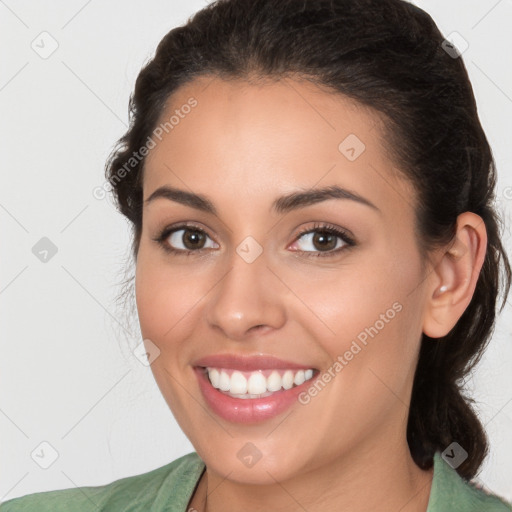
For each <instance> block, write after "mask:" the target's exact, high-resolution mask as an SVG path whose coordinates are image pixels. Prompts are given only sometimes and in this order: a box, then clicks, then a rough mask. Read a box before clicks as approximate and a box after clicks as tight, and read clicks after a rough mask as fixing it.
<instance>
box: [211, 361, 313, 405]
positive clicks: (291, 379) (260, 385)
mask: <svg viewBox="0 0 512 512" xmlns="http://www.w3.org/2000/svg"><path fill="white" fill-rule="evenodd" d="M206 370H207V373H208V377H209V379H210V382H211V384H212V386H213V387H214V388H217V389H219V390H220V391H224V392H226V393H229V395H231V396H233V397H235V398H244V399H246V398H262V397H265V396H269V395H271V394H272V393H274V392H276V391H279V390H281V389H285V390H287V389H291V388H292V387H293V386H294V385H295V386H300V385H301V384H303V383H304V382H306V381H307V380H310V379H312V378H313V374H314V371H313V369H308V370H296V371H295V370H285V371H283V370H279V371H278V370H273V371H272V372H271V373H270V375H268V372H266V374H267V375H268V377H265V375H264V374H263V371H262V370H257V371H254V372H244V373H242V372H240V371H236V370H235V371H232V372H231V375H230V371H229V370H223V369H221V368H207V369H206Z"/></svg>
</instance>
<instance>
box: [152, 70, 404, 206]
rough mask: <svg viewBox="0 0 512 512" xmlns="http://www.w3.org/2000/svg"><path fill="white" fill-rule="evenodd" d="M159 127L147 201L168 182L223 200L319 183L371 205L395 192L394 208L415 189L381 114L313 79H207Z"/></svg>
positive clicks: (180, 94)
mask: <svg viewBox="0 0 512 512" xmlns="http://www.w3.org/2000/svg"><path fill="white" fill-rule="evenodd" d="M157 129H159V136H158V137H156V138H155V137H153V138H154V140H155V142H156V145H155V147H154V148H153V149H152V150H151V151H150V153H149V155H148V157H147V159H146V165H145V176H144V197H145V198H146V197H148V196H149V194H150V193H151V192H152V191H153V190H155V189H156V188H157V187H159V186H162V185H165V184H173V185H175V186H179V187H180V188H188V189H192V190H193V191H194V192H196V193H201V194H205V195H211V193H213V191H215V192H218V193H219V197H221V196H222V191H223V190H224V191H227V190H230V191H231V196H232V191H233V187H238V188H239V189H240V190H251V191H253V192H254V193H257V191H258V190H259V191H262V193H263V192H266V193H268V194H270V195H271V196H275V195H277V193H274V192H273V191H279V192H281V193H285V192H287V191H289V190H292V189H296V188H297V187H299V188H308V189H309V188H312V187H314V186H315V185H316V184H318V185H321V186H328V185H332V184H340V185H343V186H345V187H346V188H349V189H350V188H351V189H354V190H356V189H357V190H359V191H363V190H364V192H365V195H366V196H367V197H368V198H369V199H370V200H371V201H372V202H381V201H382V199H383V198H382V197H380V196H384V195H385V194H386V189H390V188H391V189H392V190H391V191H392V192H393V194H392V196H394V199H395V202H396V201H397V200H398V201H399V199H400V198H402V199H404V198H407V196H410V195H411V193H412V188H411V187H410V186H409V185H408V183H406V182H404V180H403V179H401V178H400V177H399V176H398V174H397V173H396V170H395V168H394V166H393V163H392V161H391V160H390V159H389V158H388V154H387V151H386V141H385V138H384V130H383V123H382V120H381V118H380V116H379V115H378V114H377V113H375V112H374V111H372V110H370V109H368V108H365V107H363V106H362V105H360V104H358V103H356V102H354V101H352V100H350V99H348V98H346V97H344V96H342V95H340V94H334V93H332V92H328V91H327V90H324V89H322V88H320V87H318V86H316V85H315V84H312V83H310V82H307V81H297V80H292V79H289V78H288V79H282V80H279V81H269V80H267V81H264V82H259V83H256V82H251V83H249V82H247V81H242V80H230V81H227V80H222V79H220V78H218V77H208V76H205V77H201V78H199V79H196V80H194V81H192V82H190V83H188V84H186V85H184V86H182V87H181V88H180V89H178V90H177V91H176V92H175V93H174V94H173V95H172V96H171V97H170V98H169V99H168V101H167V105H166V108H165V110H164V111H163V112H162V115H161V117H160V120H159V125H158V127H157ZM153 133H155V132H153ZM389 192H390V191H389V190H387V193H388V196H389ZM226 194H227V192H226ZM226 198H227V199H229V195H226ZM268 199H269V201H270V200H271V199H273V197H269V198H268ZM404 206H406V205H404Z"/></svg>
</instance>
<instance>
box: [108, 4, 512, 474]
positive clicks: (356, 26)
mask: <svg viewBox="0 0 512 512" xmlns="http://www.w3.org/2000/svg"><path fill="white" fill-rule="evenodd" d="M443 40H444V38H443V36H442V35H441V33H440V31H439V29H438V28H437V26H436V24H435V23H434V21H433V20H432V18H431V17H430V16H429V15H428V14H426V13H425V12H424V11H422V10H421V9H419V8H418V7H415V6H414V5H412V4H409V3H407V2H405V1H402V0H279V1H276V0H219V1H216V2H214V3H212V4H210V5H208V6H207V7H205V8H204V9H202V10H201V11H199V12H198V13H196V14H195V15H194V16H193V17H192V18H191V19H190V20H189V21H188V22H187V23H186V24H185V25H184V26H181V27H177V28H174V29H173V30H171V31H170V32H169V33H168V34H167V35H166V36H165V37H164V38H163V39H162V41H161V42H160V44H159V45H158V48H157V51H156V54H155V56H154V58H153V59H152V60H150V61H149V62H148V63H147V64H146V65H145V66H144V68H143V69H142V71H141V72H140V74H139V76H138V78H137V82H136V85H135V91H134V94H133V95H132V96H131V98H130V118H131V123H130V127H129V129H128V131H127V133H126V134H125V135H124V136H123V137H122V138H121V139H120V140H119V142H118V145H117V146H116V148H115V150H114V151H113V153H112V154H111V156H110V158H109V160H108V162H107V167H106V177H107V180H108V181H109V183H111V185H112V187H113V192H114V198H115V201H116V204H117V206H118V208H119V210H120V211H121V212H122V213H123V214H124V215H125V216H126V217H127V218H128V219H129V220H130V221H131V223H132V227H133V246H132V251H133V255H134V257H135V259H136V257H137V252H138V246H139V240H140V236H141V229H142V172H143V166H144V159H141V160H140V162H135V163H134V162H132V164H133V165H131V167H130V170H129V172H125V173H123V176H122V179H120V173H119V170H120V169H122V168H123V166H124V168H125V169H126V164H127V162H128V161H129V159H130V158H131V157H132V155H133V153H134V152H136V151H138V150H139V149H140V148H141V147H143V146H144V145H145V144H146V141H147V139H148V137H149V136H151V134H152V131H153V130H154V129H155V127H156V126H157V123H158V121H159V119H160V116H161V114H162V112H163V109H164V107H165V104H166V101H167V100H168V99H169V97H170V95H171V94H172V93H173V92H175V91H176V90H177V89H178V88H179V87H180V86H181V85H183V84H185V83H187V82H190V81H191V80H193V79H194V78H196V77H200V76H205V75H211V76H218V77H221V78H224V79H248V78H249V77H254V76H256V77H261V78H270V79H276V80H278V79H280V78H285V77H290V76H293V77H300V78H304V79H306V80H309V81H311V82H313V83H315V84H317V85H320V86H322V87H326V88H327V89H328V90H331V91H333V92H335V93H338V94H342V95H345V96H346V97H349V98H351V99H353V100H356V101H357V102H359V103H360V104H363V105H365V106H366V107H370V108H371V109H373V110H375V111H377V112H378V113H380V115H381V118H382V119H383V120H384V123H385V127H386V140H387V141H388V146H389V147H390V148H391V151H392V153H393V157H394V160H395V162H396V164H397V166H398V168H399V170H400V172H401V173H402V174H403V177H405V178H406V179H408V180H409V181H410V182H411V183H413V184H414V188H415V191H416V192H417V196H418V199H417V205H416V219H415V220H416V229H417V235H418V244H419V246H420V248H421V249H422V252H423V254H428V251H429V250H431V249H434V248H436V247H439V246H444V245H446V244H448V243H451V242H452V241H453V240H454V234H455V227H456V220H457V216H458V215H459V214H460V213H463V212H465V211H471V212H474V213H476V214H478V215H480V216H481V217H482V219H483V221H484V222H485V227H486V229H487V236H488V243H487V252H486V257H485V262H484V264H483V268H482V270H481V273H480V276H479V278H478V282H477V285H476V290H475V293H474V296H473V298H472V300H471V303H470V304H469V306H468V307H467V309H466V310H465V312H464V314H463V315H462V317H461V318H460V319H459V321H458V323H457V324H456V326H455V327H454V328H453V329H452V330H451V331H450V332H449V333H448V334H447V335H446V336H445V337H443V338H441V339H436V340H432V339H429V337H428V336H426V335H423V339H422V342H421V349H420V355H419V361H418V365H417V369H416V373H415V379H414V384H413V390H412V398H411V404H410V411H409V420H408V426H407V440H408V443H409V448H410V451H411V454H412V456H413V458H414V460H415V462H416V463H417V464H418V466H420V467H422V468H428V467H431V465H432V460H433V454H434V453H435V452H436V451H443V450H444V449H445V448H446V447H447V446H448V445H450V443H452V441H456V442H457V443H459V444H460V445H461V446H462V447H463V448H464V449H465V450H466V451H467V452H468V454H469V456H468V458H467V459H466V461H465V462H464V463H463V464H462V465H460V466H459V467H458V468H457V471H458V472H459V474H460V475H462V476H463V477H465V478H471V477H473V476H474V475H475V474H476V473H477V470H478V468H479V466H480V465H481V463H482V461H483V459H484V457H485V455H486V453H487V440H486V435H485V432H484V430H483V427H482V425H481V423H480V422H479V420H478V418H477V416H476V414H475V412H474V411H473V409H472V407H471V400H470V399H469V398H467V397H465V396H464V394H463V385H464V378H465V377H467V375H468V373H469V371H470V370H471V369H472V368H473V367H474V365H475V364H476V363H477V362H478V360H479V359H480V357H481V355H482V353H483V351H484V349H485V347H486V345H487V343H488V341H489V340H490V337H491V335H492V332H493V329H494V323H495V315H496V309H497V298H498V293H499V291H500V281H501V278H503V284H502V285H501V286H502V288H503V303H502V306H501V309H503V306H504V304H505V300H506V297H507V295H508V291H509V288H510V280H511V269H510V264H509V261H508V258H507V255H506V253H505V251H504V248H503V246H502V243H501V240H500V232H499V227H500V226H499V223H500V218H499V216H498V214H497V213H496V211H495V209H494V206H493V205H494V199H495V196H494V193H495V186H496V174H495V166H494V161H493V157H492V153H491V149H490V147H489V144H488V141H487V139H486V136H485V134H484V132H483V129H482V126H481V124H480V121H479V118H478V114H477V107H476V104H475V98H474V95H473V91H472V88H471V84H470V82H469V78H468V75H467V71H466V68H465V66H464V63H463V61H462V58H460V57H459V58H454V57H456V55H455V56H454V55H453V52H452V54H451V55H450V54H449V53H447V51H445V49H444V48H443ZM500 268H502V270H503V274H500ZM500 311H501V310H500Z"/></svg>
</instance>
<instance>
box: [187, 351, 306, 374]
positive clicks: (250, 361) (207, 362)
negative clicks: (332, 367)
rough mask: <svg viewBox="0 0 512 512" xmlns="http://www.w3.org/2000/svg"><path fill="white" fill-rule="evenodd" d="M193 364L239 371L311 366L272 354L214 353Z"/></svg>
mask: <svg viewBox="0 0 512 512" xmlns="http://www.w3.org/2000/svg"><path fill="white" fill-rule="evenodd" d="M192 365H193V366H202V367H204V368H206V367H207V366H208V367H210V368H211V367H214V368H231V369H233V370H241V371H247V372H251V371H255V370H272V369H276V370H278V369H283V370H287V369H289V370H307V369H309V368H313V367H312V366H307V365H304V364H298V363H294V362H292V361H284V360H283V359H278V358H277V357H273V356H238V355H233V354H215V355H212V356H207V357H202V358H201V359H198V360H197V361H194V362H193V363H192Z"/></svg>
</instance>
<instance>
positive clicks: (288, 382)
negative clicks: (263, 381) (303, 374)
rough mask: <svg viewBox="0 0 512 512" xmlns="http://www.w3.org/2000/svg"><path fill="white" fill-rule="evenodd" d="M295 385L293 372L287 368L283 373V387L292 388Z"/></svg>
mask: <svg viewBox="0 0 512 512" xmlns="http://www.w3.org/2000/svg"><path fill="white" fill-rule="evenodd" d="M292 387H293V372H292V371H291V370H286V371H285V372H284V375H283V388H284V389H291V388H292Z"/></svg>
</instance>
